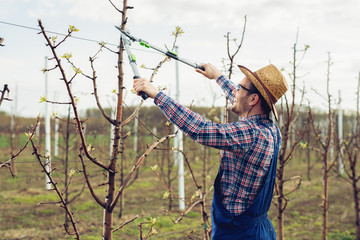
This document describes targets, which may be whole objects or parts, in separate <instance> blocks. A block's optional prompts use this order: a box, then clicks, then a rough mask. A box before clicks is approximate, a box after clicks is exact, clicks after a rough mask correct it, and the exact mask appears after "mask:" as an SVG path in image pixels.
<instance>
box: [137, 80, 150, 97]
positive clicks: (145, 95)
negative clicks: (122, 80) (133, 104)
mask: <svg viewBox="0 0 360 240" xmlns="http://www.w3.org/2000/svg"><path fill="white" fill-rule="evenodd" d="M137 78H140V77H139V76H134V79H137ZM139 94H140V96H141V97H142V99H144V100H146V99H148V98H149V95H147V93H146V92H142V91H141V92H140V93H139Z"/></svg>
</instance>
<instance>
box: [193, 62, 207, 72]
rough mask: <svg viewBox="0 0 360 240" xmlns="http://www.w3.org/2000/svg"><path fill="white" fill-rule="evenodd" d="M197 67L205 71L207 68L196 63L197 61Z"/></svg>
mask: <svg viewBox="0 0 360 240" xmlns="http://www.w3.org/2000/svg"><path fill="white" fill-rule="evenodd" d="M195 68H198V69H200V70H203V71H205V68H204V67H203V66H201V65H199V64H196V63H195Z"/></svg>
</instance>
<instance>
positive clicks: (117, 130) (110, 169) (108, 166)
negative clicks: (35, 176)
mask: <svg viewBox="0 0 360 240" xmlns="http://www.w3.org/2000/svg"><path fill="white" fill-rule="evenodd" d="M110 2H111V1H110ZM111 4H113V3H112V2H111ZM113 6H114V7H115V4H113ZM115 8H116V10H117V11H118V12H120V13H121V15H122V20H121V25H120V28H121V29H122V30H125V25H126V23H127V10H128V9H132V8H133V7H131V6H128V4H127V0H123V6H122V9H121V10H120V9H119V8H117V7H115ZM38 23H39V26H40V29H41V33H42V35H43V36H44V38H45V40H46V43H47V46H48V47H49V48H50V49H51V53H52V58H51V60H52V61H53V62H55V63H54V67H52V68H49V69H44V72H45V71H51V70H55V69H57V70H59V71H60V73H61V80H62V81H63V82H64V84H65V86H66V89H67V92H68V95H69V97H70V104H71V107H72V109H73V113H74V119H75V122H76V130H77V133H78V137H79V138H80V141H81V147H80V149H79V155H78V156H79V158H80V160H81V163H82V168H83V170H82V172H83V175H84V178H85V181H86V184H87V188H88V189H89V191H90V193H91V196H92V197H93V198H94V200H95V201H96V202H97V203H98V204H99V205H100V206H101V207H102V208H103V209H104V218H103V219H104V222H103V239H104V240H110V239H112V238H113V232H114V227H113V226H114V220H113V213H114V208H115V206H116V205H117V203H118V202H119V199H120V197H121V196H122V194H123V193H124V189H125V188H126V186H127V185H128V184H129V182H130V180H131V179H132V178H133V176H134V173H135V172H136V171H137V169H138V168H139V167H140V164H141V163H142V162H143V161H144V159H145V158H146V157H147V156H148V154H150V152H151V151H152V150H153V149H154V148H155V147H156V146H157V145H159V144H161V143H162V142H164V141H165V140H167V139H169V138H172V137H173V136H174V135H170V136H165V137H162V138H157V139H158V140H156V141H155V143H154V144H153V145H151V146H150V147H148V148H147V149H146V150H145V152H144V154H143V155H142V156H141V157H140V158H139V159H138V161H137V162H136V163H135V165H134V166H133V168H132V169H131V170H130V172H129V173H128V175H127V176H126V177H124V179H123V181H122V183H121V185H120V186H119V187H118V188H117V186H116V174H117V172H118V169H117V163H118V159H119V158H120V157H119V155H121V153H122V152H121V151H122V146H121V145H122V142H121V141H122V139H124V138H126V136H123V135H122V129H123V127H124V126H125V125H126V124H128V123H129V122H130V121H131V120H132V119H134V117H135V116H136V114H137V113H138V111H139V110H140V107H141V105H142V104H140V105H139V106H138V108H137V109H136V110H135V111H134V112H133V114H132V115H131V116H130V117H129V118H128V119H125V120H123V106H124V87H123V86H124V69H123V68H124V64H123V63H124V58H123V50H124V46H123V41H122V39H121V38H120V40H119V43H120V44H119V46H120V47H119V49H118V51H113V50H111V49H109V48H107V46H106V45H105V44H104V43H100V50H101V49H102V48H106V49H108V50H110V51H112V52H114V53H116V54H117V55H118V61H117V70H118V81H117V84H118V86H117V105H116V116H115V119H112V118H111V117H110V116H109V115H108V114H107V113H106V112H105V110H104V108H103V107H102V105H101V102H100V99H99V96H98V93H97V75H96V71H95V66H94V62H95V60H96V57H97V55H98V54H99V52H100V50H99V51H98V52H97V53H96V54H95V55H94V56H93V57H90V58H89V60H90V65H91V69H92V74H91V75H87V74H85V73H83V72H82V71H81V70H80V68H78V67H76V66H75V64H74V63H72V62H71V53H70V54H64V55H63V56H61V57H62V58H65V59H66V60H67V62H68V63H69V64H71V65H72V67H73V69H74V72H75V73H74V74H73V75H72V76H71V77H68V76H67V75H66V74H65V71H64V68H63V65H62V62H61V59H60V57H59V56H58V54H57V47H58V46H59V45H61V44H63V43H64V42H65V40H66V39H67V38H69V37H71V35H72V34H73V33H74V32H77V31H78V29H77V28H76V27H74V26H70V27H69V29H68V34H67V35H66V36H65V37H64V38H63V39H62V40H61V41H59V42H56V38H50V37H49V36H48V35H47V32H46V31H45V28H44V27H43V24H42V22H41V20H39V21H38ZM80 74H82V75H83V76H85V77H87V78H89V79H90V80H91V81H92V82H93V89H94V97H95V100H96V103H97V106H98V109H99V111H100V112H101V114H102V116H103V117H104V118H105V119H106V120H107V121H108V122H109V123H110V124H112V125H114V132H113V139H114V140H113V145H112V151H111V156H110V159H109V160H108V162H102V161H101V160H99V159H98V158H97V157H96V156H94V153H93V152H92V150H93V149H92V146H91V145H90V144H88V143H87V141H86V139H85V135H84V132H83V121H82V120H81V119H80V116H79V113H78V109H77V105H76V102H77V100H78V99H77V98H76V97H75V96H74V95H73V93H72V90H71V88H70V84H71V82H72V81H73V80H74V79H75V77H76V76H77V75H80ZM45 101H48V102H49V101H50V100H47V99H45ZM86 160H89V161H91V162H92V163H93V164H95V165H96V166H98V167H99V168H101V169H103V170H104V171H105V172H106V175H107V179H106V183H105V184H104V186H106V188H107V189H106V196H105V197H104V200H102V197H100V196H98V194H97V193H95V191H94V187H93V185H92V184H91V180H90V178H89V175H88V174H87V169H86V163H85V161H86ZM64 204H65V205H66V204H68V203H66V202H65V203H64ZM73 225H75V224H73ZM74 228H75V227H74ZM117 229H118V228H117ZM75 232H76V231H75Z"/></svg>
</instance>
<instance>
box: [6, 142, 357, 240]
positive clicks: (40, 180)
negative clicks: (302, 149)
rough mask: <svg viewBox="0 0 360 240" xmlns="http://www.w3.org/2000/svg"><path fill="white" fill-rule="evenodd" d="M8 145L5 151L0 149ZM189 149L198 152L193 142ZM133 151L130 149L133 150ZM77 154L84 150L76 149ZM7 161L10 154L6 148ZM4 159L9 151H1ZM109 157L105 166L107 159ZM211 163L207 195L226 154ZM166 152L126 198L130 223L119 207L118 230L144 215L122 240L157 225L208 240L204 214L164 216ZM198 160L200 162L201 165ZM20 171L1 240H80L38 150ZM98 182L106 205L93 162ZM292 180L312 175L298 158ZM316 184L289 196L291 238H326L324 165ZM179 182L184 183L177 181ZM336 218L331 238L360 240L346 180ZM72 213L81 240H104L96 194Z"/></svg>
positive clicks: (334, 197)
mask: <svg viewBox="0 0 360 240" xmlns="http://www.w3.org/2000/svg"><path fill="white" fill-rule="evenodd" d="M0 146H1V145H0ZM187 146H189V147H190V146H191V147H192V148H194V146H193V145H192V143H191V142H189V143H187ZM129 149H130V148H129ZM199 149H200V147H198V149H195V150H192V151H191V152H189V153H188V158H189V160H190V161H192V167H193V170H194V173H195V175H196V177H197V179H198V181H199V183H200V184H202V161H201V160H199V159H201V158H202V151H201V150H199ZM75 150H76V149H75ZM75 150H74V152H72V154H73V156H74V157H73V158H72V161H71V162H70V166H69V169H76V170H81V164H80V163H79V161H78V159H77V158H76V154H77V153H76V151H75ZM2 151H4V152H3V153H4V154H3V155H6V154H7V152H8V150H7V149H3V150H2ZM0 154H1V151H0ZM106 154H107V152H106V151H104V156H100V157H99V159H106ZM125 154H127V155H126V156H134V155H135V154H134V153H132V152H131V150H127V152H126V153H125ZM209 156H210V157H211V158H209V157H208V158H209V159H208V160H209V161H210V162H211V164H212V165H213V167H212V168H211V169H210V171H209V173H208V174H207V175H209V176H210V177H208V178H207V183H206V184H207V188H209V187H210V186H211V184H212V181H213V179H214V178H215V176H216V172H217V164H218V152H217V151H216V150H212V154H211V155H209ZM161 158H162V152H153V153H152V154H150V155H149V156H148V157H147V159H146V162H144V164H143V165H142V167H141V168H140V171H139V176H138V179H137V180H136V181H135V182H134V183H133V184H132V185H130V186H129V187H127V188H126V189H125V192H124V199H123V200H124V208H123V211H122V217H121V218H118V214H119V211H120V208H119V206H120V204H118V205H117V206H116V208H115V212H114V227H115V228H116V227H118V226H120V225H121V224H122V223H124V222H126V221H128V220H130V219H132V218H133V217H135V216H138V217H137V219H136V220H135V221H133V222H131V223H129V224H128V225H126V226H125V227H123V228H122V229H120V230H119V231H117V232H115V233H114V239H125V240H127V239H139V224H140V223H142V222H147V221H149V220H150V219H155V218H156V223H155V225H154V229H156V231H157V233H156V234H154V235H153V236H152V237H151V239H202V229H203V227H204V226H203V225H202V220H201V219H202V217H201V213H200V209H199V207H197V208H194V210H193V211H191V212H190V213H189V214H187V215H186V216H185V217H184V218H183V219H182V220H181V221H180V222H179V223H177V224H174V223H173V220H172V219H177V218H179V216H180V215H181V212H180V211H178V210H177V204H178V202H177V201H173V203H172V210H170V211H168V213H166V212H165V211H164V210H163V209H164V208H165V209H167V208H168V199H163V194H164V192H166V191H167V189H165V188H164V186H163V185H162V183H161V182H160V181H159V179H158V178H157V176H156V175H155V174H154V172H153V171H152V170H151V168H150V167H151V166H153V165H155V164H158V165H159V164H160V163H161V161H162V159H161ZM193 159H197V160H193ZM17 161H18V162H19V163H18V164H16V168H17V177H16V178H12V177H11V175H10V173H9V172H8V171H7V170H6V169H1V170H0V182H1V183H2V184H0V203H1V204H0V236H1V237H0V239H10V240H11V239H55V240H57V239H73V237H69V236H68V235H67V234H66V233H65V231H64V227H63V224H64V221H65V213H64V211H63V209H62V208H61V207H60V206H59V205H58V204H57V203H56V202H58V197H57V196H56V194H55V193H54V192H53V191H46V190H45V177H44V173H42V172H41V168H40V165H39V163H38V162H36V160H35V159H34V157H33V156H32V155H31V151H30V149H29V150H26V152H25V153H24V154H22V155H21V157H20V158H18V159H17ZM133 161H134V160H133V158H132V157H131V158H130V157H128V159H126V162H124V164H125V165H126V166H127V167H126V169H131V167H132V165H133ZM87 165H88V168H89V169H88V170H89V173H90V179H91V181H92V184H93V186H94V187H95V192H96V194H97V195H99V196H100V198H101V199H105V196H106V188H105V187H104V186H102V184H103V183H104V182H105V177H104V171H102V170H99V169H98V168H97V167H96V166H94V165H93V164H91V163H90V162H88V163H87ZM52 166H53V167H55V168H57V169H58V170H56V171H55V172H54V174H53V177H54V178H55V180H56V181H57V183H58V184H57V186H58V187H59V188H60V189H61V190H63V189H64V173H63V163H62V162H61V161H56V160H54V161H53V164H52ZM286 169H287V171H286V175H287V177H290V176H295V175H300V176H304V175H305V173H306V164H305V163H304V162H303V161H302V160H301V158H300V157H297V156H296V155H295V156H294V159H293V160H292V162H290V164H289V165H288V166H287V167H286ZM172 170H173V177H174V176H176V174H177V173H176V170H177V169H176V168H174V169H172ZM311 173H312V180H311V181H309V180H306V179H303V181H302V185H301V187H300V188H299V189H298V190H297V191H296V192H294V193H293V194H291V195H289V196H288V198H289V200H290V201H289V202H288V206H287V209H286V211H285V238H286V239H294V240H300V239H301V240H302V239H321V229H322V215H321V214H322V212H321V211H322V210H321V199H320V196H321V194H322V186H321V165H320V164H316V165H315V167H314V169H313V170H312V172H311ZM175 179H176V177H175ZM185 183H186V188H185V189H186V196H187V198H188V199H187V200H189V198H190V197H191V196H192V194H193V193H194V192H195V190H196V187H195V185H194V183H193V182H192V180H191V176H190V175H189V171H188V170H186V174H185ZM83 185H84V178H83V176H82V175H81V173H77V174H75V175H74V177H73V179H72V184H71V185H70V187H69V192H70V197H69V199H70V200H72V199H73V198H74V196H76V195H77V194H78V193H80V192H81V189H82V188H83ZM172 186H174V189H173V190H174V192H177V182H176V180H175V181H174V182H173V183H172ZM294 186H295V184H294V183H288V184H287V185H286V186H285V187H286V188H287V189H288V190H290V189H292V188H293V187H294ZM329 187H330V189H329V203H330V206H329V217H328V229H329V231H328V239H334V240H335V239H336V240H338V239H345V240H347V239H355V236H354V233H355V227H354V213H353V211H354V210H353V203H352V197H351V196H352V194H351V186H350V185H349V184H348V183H346V182H345V181H344V179H343V178H341V177H336V176H334V174H332V177H331V178H330V181H329ZM211 198H212V194H209V196H208V198H207V203H206V212H207V213H208V214H210V206H211ZM70 208H71V211H72V212H73V213H74V218H75V220H76V222H77V226H78V228H79V231H80V233H81V236H82V238H81V239H101V234H102V224H103V223H102V219H103V209H102V208H101V207H99V205H97V203H96V202H95V201H94V200H93V199H92V197H91V196H90V194H89V191H88V190H87V189H86V188H85V190H84V191H83V192H82V194H81V195H80V196H79V197H78V198H77V199H75V200H74V201H73V202H72V203H71V204H70ZM269 218H270V219H271V220H272V223H273V224H274V227H275V229H276V230H277V228H276V226H277V222H276V208H275V206H274V205H272V207H271V209H270V211H269ZM143 227H144V228H143V233H144V234H146V233H147V231H148V230H149V227H150V225H149V224H145V225H144V226H143Z"/></svg>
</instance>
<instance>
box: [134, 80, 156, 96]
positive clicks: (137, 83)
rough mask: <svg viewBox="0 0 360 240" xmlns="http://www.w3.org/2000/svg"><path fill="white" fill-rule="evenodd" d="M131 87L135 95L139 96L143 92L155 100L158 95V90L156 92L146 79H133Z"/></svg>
mask: <svg viewBox="0 0 360 240" xmlns="http://www.w3.org/2000/svg"><path fill="white" fill-rule="evenodd" d="M133 87H134V90H135V92H136V94H137V95H140V92H145V93H147V95H149V97H150V98H155V97H156V95H157V94H158V93H159V90H157V89H156V88H155V87H154V86H153V85H152V84H151V83H150V82H149V81H148V80H147V79H146V78H136V79H134V85H133Z"/></svg>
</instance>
